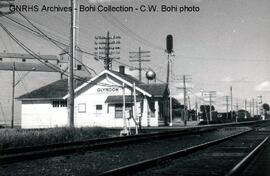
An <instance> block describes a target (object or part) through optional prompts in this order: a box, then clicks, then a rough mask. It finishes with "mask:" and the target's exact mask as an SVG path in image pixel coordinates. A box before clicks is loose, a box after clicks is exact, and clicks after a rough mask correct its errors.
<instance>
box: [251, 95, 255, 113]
mask: <svg viewBox="0 0 270 176" xmlns="http://www.w3.org/2000/svg"><path fill="white" fill-rule="evenodd" d="M252 113H253V117H254V116H255V102H254V98H252Z"/></svg>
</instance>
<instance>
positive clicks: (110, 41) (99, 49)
mask: <svg viewBox="0 0 270 176" xmlns="http://www.w3.org/2000/svg"><path fill="white" fill-rule="evenodd" d="M119 39H121V37H120V36H114V35H112V36H111V35H110V32H109V31H108V32H107V35H106V37H104V36H95V40H96V41H95V45H96V47H95V50H96V51H95V52H94V54H95V59H96V60H100V59H101V58H102V59H103V62H104V68H105V69H106V70H111V69H112V60H113V59H120V58H119V57H111V55H113V54H120V47H119V46H114V45H119V44H120V41H119Z"/></svg>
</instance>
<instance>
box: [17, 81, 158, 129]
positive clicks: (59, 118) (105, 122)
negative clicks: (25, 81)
mask: <svg viewBox="0 0 270 176" xmlns="http://www.w3.org/2000/svg"><path fill="white" fill-rule="evenodd" d="M101 84H103V85H104V84H105V85H115V86H113V87H112V88H117V90H116V89H115V90H114V91H108V90H103V89H102V88H108V87H107V86H106V87H104V86H102V85H101ZM121 86H122V84H121V83H118V82H116V81H113V80H112V79H110V78H109V77H106V78H104V79H103V80H101V81H100V82H99V83H98V85H94V86H92V87H90V88H89V89H87V90H85V91H82V93H81V94H79V95H77V96H76V98H75V103H74V106H75V109H74V113H75V119H74V123H75V126H76V127H84V126H103V127H123V123H124V122H123V118H115V106H114V105H112V106H109V105H108V103H105V101H106V99H107V97H108V96H113V95H122V87H121ZM125 94H126V95H131V90H130V88H125ZM79 104H85V106H86V111H85V112H79V111H78V110H79V109H78V108H79ZM96 105H102V110H100V111H97V110H96ZM108 106H109V107H108ZM108 108H109V109H108ZM137 108H138V109H137V112H138V114H139V115H142V118H141V120H142V126H148V125H150V126H158V117H157V115H158V107H157V103H156V108H157V111H156V114H155V117H154V118H153V117H152V118H150V119H148V120H147V118H148V117H147V109H148V103H147V99H146V98H145V99H144V103H143V110H142V111H143V112H142V114H141V113H140V112H141V105H140V103H139V102H138V104H137ZM149 120H150V121H149ZM149 122H150V123H149ZM67 124H68V111H67V107H53V106H52V102H51V101H22V123H21V126H22V128H48V127H56V126H58V127H61V126H67ZM128 125H129V126H130V127H134V126H135V123H134V121H133V119H130V120H129V121H128Z"/></svg>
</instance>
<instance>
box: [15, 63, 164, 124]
mask: <svg viewBox="0 0 270 176" xmlns="http://www.w3.org/2000/svg"><path fill="white" fill-rule="evenodd" d="M77 83H78V87H77V88H76V89H75V107H74V108H75V110H74V111H75V117H74V118H75V119H74V121H75V126H76V127H83V126H102V127H123V118H122V113H123V112H122V107H123V91H122V90H123V89H122V84H123V83H124V84H125V102H126V104H125V105H126V116H127V117H128V124H129V126H131V127H133V126H134V125H135V123H134V121H133V118H132V117H133V112H134V100H133V93H132V92H133V91H132V90H133V87H132V84H133V83H135V85H136V94H137V95H136V100H137V114H138V116H139V119H140V123H141V125H142V126H160V125H166V124H168V123H169V122H168V108H167V107H168V96H169V89H168V85H167V84H145V83H143V82H140V81H139V80H137V79H136V78H134V77H132V76H130V75H128V74H126V73H125V68H124V67H121V69H119V72H117V71H111V70H104V71H102V72H101V73H100V74H98V75H97V76H95V77H93V78H92V79H91V80H89V81H86V82H84V83H82V82H77ZM67 98H68V89H67V79H62V80H59V81H56V82H54V83H51V84H49V85H47V86H44V87H41V88H39V89H37V90H34V91H32V92H30V93H27V94H25V95H22V96H20V97H18V98H17V99H18V100H20V101H21V102H22V103H21V112H22V114H21V127H22V128H51V127H56V126H58V127H61V126H67V125H68V109H67Z"/></svg>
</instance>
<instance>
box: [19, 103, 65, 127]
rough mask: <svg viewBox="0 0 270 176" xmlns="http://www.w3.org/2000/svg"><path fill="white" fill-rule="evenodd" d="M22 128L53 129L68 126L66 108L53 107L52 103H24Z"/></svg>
mask: <svg viewBox="0 0 270 176" xmlns="http://www.w3.org/2000/svg"><path fill="white" fill-rule="evenodd" d="M21 108H22V118H21V127H22V128H51V127H57V126H58V127H61V126H66V125H67V123H68V121H67V120H68V113H67V108H66V107H53V106H52V103H51V101H48V100H47V101H41V100H40V101H22V106H21Z"/></svg>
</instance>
